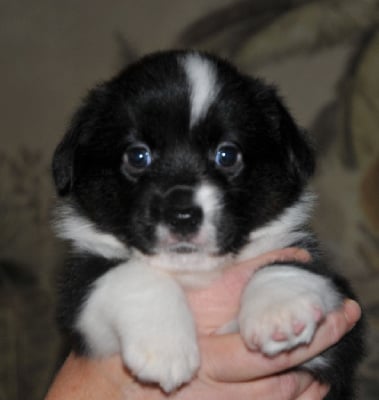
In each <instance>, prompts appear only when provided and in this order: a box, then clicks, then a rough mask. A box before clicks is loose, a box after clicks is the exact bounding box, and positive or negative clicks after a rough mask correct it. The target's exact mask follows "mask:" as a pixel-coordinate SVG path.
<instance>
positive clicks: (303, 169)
mask: <svg viewBox="0 0 379 400" xmlns="http://www.w3.org/2000/svg"><path fill="white" fill-rule="evenodd" d="M277 110H278V114H279V115H278V116H277V117H278V120H277V129H279V133H280V138H281V145H282V148H283V151H285V152H286V154H285V156H286V157H287V163H288V168H289V171H290V172H291V173H292V174H294V176H296V177H300V178H301V179H302V181H303V182H305V181H307V180H308V179H309V178H310V177H311V176H312V175H313V173H314V170H315V154H314V149H313V145H312V144H311V142H310V139H309V138H308V137H307V135H306V133H305V131H304V130H302V129H300V128H299V127H298V126H297V124H296V123H295V121H294V120H293V118H292V117H291V115H290V113H289V112H288V110H287V109H286V108H285V106H284V105H283V103H282V102H281V101H280V100H279V99H278V100H277Z"/></svg>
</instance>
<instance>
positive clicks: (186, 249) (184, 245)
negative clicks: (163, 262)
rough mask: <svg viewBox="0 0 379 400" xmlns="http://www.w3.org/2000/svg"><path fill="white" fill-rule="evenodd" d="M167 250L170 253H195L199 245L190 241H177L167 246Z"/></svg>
mask: <svg viewBox="0 0 379 400" xmlns="http://www.w3.org/2000/svg"><path fill="white" fill-rule="evenodd" d="M167 250H168V251H169V252H170V253H178V254H191V253H197V252H198V251H199V247H198V246H196V245H194V244H193V243H190V242H178V243H176V244H173V245H171V246H168V247H167Z"/></svg>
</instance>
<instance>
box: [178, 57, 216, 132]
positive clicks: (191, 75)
mask: <svg viewBox="0 0 379 400" xmlns="http://www.w3.org/2000/svg"><path fill="white" fill-rule="evenodd" d="M181 63H182V65H183V68H184V70H185V72H186V75H187V79H188V82H189V85H190V91H191V94H190V95H191V120H190V126H191V127H192V126H194V125H195V124H196V123H197V122H198V121H199V120H201V119H202V118H203V117H204V116H205V115H206V113H207V111H208V109H209V106H210V105H211V104H212V102H213V101H214V100H215V98H216V96H217V93H218V91H219V88H218V86H217V82H216V81H217V74H216V69H215V66H214V65H213V64H212V63H211V61H209V60H207V59H206V58H204V57H202V56H200V55H199V54H189V55H187V56H185V57H184V58H183V59H182V60H181Z"/></svg>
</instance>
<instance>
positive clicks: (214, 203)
mask: <svg viewBox="0 0 379 400" xmlns="http://www.w3.org/2000/svg"><path fill="white" fill-rule="evenodd" d="M313 171H314V156H313V152H312V149H311V147H310V145H309V143H308V140H307V138H306V137H305V134H304V132H302V131H301V130H300V129H299V128H298V127H297V126H296V124H295V122H294V121H293V119H292V118H291V116H290V114H289V113H288V111H287V109H286V108H285V106H284V105H283V104H282V102H281V100H280V99H279V97H278V96H277V94H276V92H275V90H274V89H273V88H272V87H270V86H267V85H265V84H264V83H263V82H261V81H260V80H258V79H253V78H251V77H248V76H245V75H243V74H241V73H240V72H238V71H237V70H236V69H235V68H234V67H233V66H231V65H230V64H229V63H227V62H226V61H223V60H220V59H218V58H216V57H214V56H211V55H209V54H204V53H200V52H195V51H173V52H161V53H157V54H153V55H150V56H147V57H145V58H143V59H142V60H140V61H139V62H136V63H134V64H132V65H130V66H128V67H127V68H126V69H125V70H123V71H122V72H121V73H120V74H119V75H118V76H116V77H115V78H114V79H112V80H110V81H109V82H106V83H103V84H101V85H99V86H97V87H96V88H95V89H93V90H92V91H91V92H90V93H89V95H88V96H87V98H86V99H85V101H84V103H83V105H82V106H81V107H80V108H79V110H78V111H77V112H76V114H75V116H74V117H73V120H72V122H71V125H70V127H69V129H68V132H67V134H66V135H65V136H64V138H63V140H62V141H61V143H60V144H59V145H58V147H57V149H56V151H55V155H54V160H53V175H54V180H55V184H56V188H57V192H58V195H59V197H60V201H59V205H58V211H57V216H58V217H57V222H56V228H57V232H58V235H59V236H60V237H62V238H64V239H66V240H68V241H70V242H71V244H72V247H73V252H72V254H71V256H70V258H69V260H68V262H67V265H66V266H65V269H64V272H63V274H62V279H61V285H60V302H59V313H58V315H59V321H60V325H61V326H62V328H63V330H64V331H65V332H66V333H68V334H69V335H70V337H71V338H72V343H73V346H74V349H75V350H76V351H78V352H81V353H86V354H88V355H90V356H94V357H102V356H107V355H110V354H113V353H120V354H121V356H122V358H123V360H124V362H125V365H126V366H127V367H128V368H129V369H130V371H131V372H132V373H134V374H135V375H136V377H137V378H138V379H140V380H141V381H144V382H152V383H157V384H159V385H160V386H161V387H162V388H163V390H165V391H166V392H170V391H173V390H175V389H176V388H178V387H180V386H181V385H182V384H183V383H185V382H188V381H190V380H191V378H192V377H193V376H194V374H195V373H196V370H197V368H198V367H199V350H198V345H197V341H196V329H195V325H194V321H193V318H192V316H191V312H190V310H189V307H188V304H187V302H186V298H185V296H184V293H183V287H188V286H191V287H199V286H204V285H207V284H209V282H211V281H212V279H215V278H217V277H218V276H220V274H222V273H223V271H224V270H225V269H226V268H228V267H230V266H231V265H233V263H235V262H236V261H240V260H245V259H248V258H250V257H254V256H257V255H259V254H262V253H264V252H267V251H270V250H274V249H278V248H284V247H287V246H300V247H303V248H306V249H308V250H309V251H310V252H311V254H312V261H311V262H310V263H308V264H300V263H286V264H283V263H276V264H273V265H268V266H266V267H264V268H262V269H260V270H259V271H258V272H257V273H256V274H255V275H254V276H253V278H252V279H251V281H250V282H249V283H248V284H247V286H246V289H245V291H244V294H243V296H242V299H241V307H240V312H239V315H238V320H237V321H236V323H235V325H236V326H237V327H238V329H239V331H240V334H241V335H242V338H243V340H244V342H245V343H246V346H247V347H249V348H257V347H258V348H259V349H260V351H262V352H263V353H265V354H267V355H269V356H273V355H275V354H277V353H279V352H282V351H286V350H290V349H292V348H294V347H296V346H298V345H301V344H307V343H309V342H310V341H311V340H312V337H313V335H314V332H315V330H316V329H317V325H318V322H319V321H320V319H321V318H322V317H324V316H325V315H326V314H327V313H329V312H331V311H332V310H335V309H337V308H338V307H340V306H341V303H342V301H343V299H344V298H345V297H347V296H348V297H354V295H353V293H352V292H351V289H350V287H349V285H348V284H347V283H346V281H345V280H344V279H342V278H341V277H340V276H338V275H336V274H335V273H334V272H332V271H331V270H330V269H329V267H328V266H327V265H326V263H325V261H324V260H323V256H322V255H321V252H320V251H319V249H318V244H317V241H316V239H315V238H314V236H313V235H312V233H311V232H310V231H309V229H308V228H307V224H308V221H309V216H310V211H311V208H312V200H313V196H312V194H311V193H310V191H309V189H308V181H309V179H310V177H311V176H312V173H313ZM361 330H362V328H361V323H358V325H357V326H356V327H355V328H354V329H353V330H352V331H351V332H350V333H348V334H347V335H346V336H345V337H344V338H343V339H342V341H341V342H340V343H338V344H337V345H336V346H334V347H333V348H331V349H329V350H328V351H326V352H325V353H323V354H322V355H320V356H318V357H316V358H315V359H313V360H311V361H309V362H307V363H306V364H304V365H303V366H302V368H304V369H306V370H308V371H310V372H311V373H312V374H314V376H315V377H316V378H317V379H319V380H321V381H323V382H327V383H329V384H330V385H331V387H332V389H331V392H330V394H329V396H328V399H329V398H330V399H333V400H336V399H341V400H342V399H343V400H347V399H351V398H353V393H354V390H353V375H354V371H355V369H356V365H357V363H358V361H359V359H360V358H361V354H362V333H361Z"/></svg>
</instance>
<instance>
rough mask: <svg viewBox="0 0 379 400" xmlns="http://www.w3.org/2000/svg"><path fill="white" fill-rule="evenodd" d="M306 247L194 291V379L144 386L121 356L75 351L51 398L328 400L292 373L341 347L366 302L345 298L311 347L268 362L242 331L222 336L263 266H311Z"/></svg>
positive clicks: (263, 259)
mask: <svg viewBox="0 0 379 400" xmlns="http://www.w3.org/2000/svg"><path fill="white" fill-rule="evenodd" d="M309 259H310V256H309V254H308V253H307V252H305V251H304V250H300V249H296V248H288V249H284V250H278V251H274V252H270V253H267V254H264V255H262V256H259V257H257V258H255V259H253V260H249V261H246V262H243V263H240V264H238V265H236V266H235V267H233V268H232V269H230V270H228V271H226V273H225V274H224V275H223V276H222V277H221V278H220V279H218V280H216V281H215V282H213V283H212V284H211V285H210V286H209V287H207V288H205V289H200V290H189V291H188V292H187V298H188V302H189V305H190V307H191V310H192V312H193V315H194V318H195V320H196V325H197V328H198V335H199V346H200V351H201V359H202V362H201V366H200V369H199V371H198V373H197V375H196V376H195V377H194V379H193V380H192V381H191V382H190V383H189V384H187V385H184V386H183V387H182V388H180V389H179V390H177V391H176V392H174V393H171V394H169V395H168V394H165V393H163V392H162V391H161V390H160V389H159V388H158V387H156V386H155V385H146V384H141V383H140V382H138V381H137V380H136V379H135V378H134V377H133V376H132V375H131V373H130V372H129V371H128V370H127V368H126V367H125V366H124V365H123V363H122V360H121V358H120V357H119V356H118V355H115V356H112V357H109V358H105V359H101V360H99V359H89V358H85V357H81V356H77V355H75V354H73V353H72V354H70V355H69V357H68V358H67V360H66V361H65V363H64V364H63V366H62V368H61V370H60V371H59V373H58V374H57V376H56V378H55V380H54V382H53V384H52V386H51V388H50V390H49V392H48V394H47V397H46V398H45V400H62V399H70V400H84V399H86V400H100V399H112V400H125V399H127V400H142V399H146V400H164V399H176V400H190V399H191V400H192V399H198V400H213V399H217V400H224V399H225V400H227V399H228V400H229V399H233V398H236V399H237V398H238V399H239V400H244V399H246V400H247V399H249V400H250V399H253V398H259V399H260V400H265V399H267V400H268V399H270V400H308V399H315V400H316V399H322V398H323V397H324V396H325V395H326V394H327V392H328V387H327V386H326V385H322V384H320V383H319V382H317V381H315V380H314V379H313V378H312V377H311V376H310V375H309V374H307V373H304V372H299V371H296V372H295V371H291V372H283V371H287V370H288V369H289V368H292V367H294V366H296V365H299V364H301V363H303V362H305V361H306V360H309V359H310V358H313V357H314V356H316V355H317V354H319V353H321V352H322V351H324V350H325V349H327V348H328V347H330V346H332V345H333V344H335V343H336V342H337V341H338V340H339V339H340V338H341V337H342V336H343V335H344V334H345V333H347V332H348V331H349V330H350V329H351V328H352V327H353V326H354V325H355V323H356V322H357V321H358V319H359V317H360V313H361V311H360V307H359V305H358V304H357V303H356V302H354V301H352V300H346V301H345V303H344V305H343V307H342V309H341V310H338V311H335V312H333V313H331V314H329V315H328V316H327V317H326V318H324V319H323V320H322V321H321V322H320V325H319V327H318V329H317V331H316V333H315V336H314V338H313V340H312V342H311V344H310V345H307V346H299V347H298V348H296V349H294V350H292V351H290V352H285V353H282V354H279V355H277V356H275V357H266V356H264V355H263V354H262V353H260V352H258V351H256V352H252V351H250V350H248V349H247V348H246V346H245V345H244V343H243V342H242V339H241V337H240V335H239V334H227V335H216V334H215V331H216V330H217V329H218V328H220V327H221V326H223V325H224V324H225V323H227V322H229V321H230V320H231V319H232V318H233V317H234V316H235V315H236V313H237V311H238V306H239V298H240V295H241V292H242V290H243V288H244V286H245V283H246V282H247V280H248V279H249V278H250V276H251V275H252V274H253V273H254V271H255V270H257V269H258V268H260V267H262V266H264V265H267V264H270V263H273V262H275V261H291V260H292V261H294V260H296V261H302V262H306V261H308V260H309Z"/></svg>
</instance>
